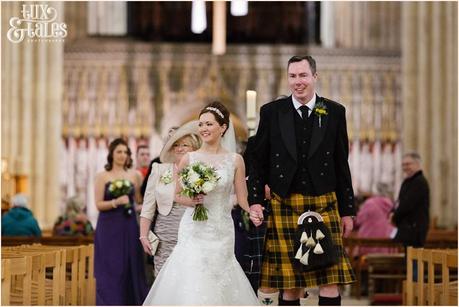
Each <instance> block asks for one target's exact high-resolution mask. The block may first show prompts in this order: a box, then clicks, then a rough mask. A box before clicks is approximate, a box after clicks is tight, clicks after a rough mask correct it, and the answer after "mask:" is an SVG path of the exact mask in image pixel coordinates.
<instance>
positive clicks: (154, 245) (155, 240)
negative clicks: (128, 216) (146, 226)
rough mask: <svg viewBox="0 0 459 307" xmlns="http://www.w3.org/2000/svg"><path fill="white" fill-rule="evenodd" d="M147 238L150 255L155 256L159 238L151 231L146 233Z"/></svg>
mask: <svg viewBox="0 0 459 307" xmlns="http://www.w3.org/2000/svg"><path fill="white" fill-rule="evenodd" d="M147 238H148V242H150V246H151V254H152V255H155V254H156V250H157V249H158V245H159V238H158V236H157V235H155V233H154V232H153V231H151V230H150V231H149V232H148V237H147Z"/></svg>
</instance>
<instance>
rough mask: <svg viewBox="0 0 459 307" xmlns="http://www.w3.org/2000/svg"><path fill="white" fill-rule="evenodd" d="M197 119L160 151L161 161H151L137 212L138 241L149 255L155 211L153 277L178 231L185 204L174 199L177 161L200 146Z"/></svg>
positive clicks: (159, 268) (169, 250)
mask: <svg viewBox="0 0 459 307" xmlns="http://www.w3.org/2000/svg"><path fill="white" fill-rule="evenodd" d="M197 131H198V122H197V121H192V122H189V123H186V124H185V125H183V126H182V127H180V128H179V129H178V130H177V131H176V132H175V133H174V134H173V135H172V136H171V137H170V138H169V140H168V141H167V142H166V144H165V145H164V147H163V149H162V150H161V154H160V160H161V162H163V163H162V164H159V163H153V165H152V170H151V174H150V176H149V177H148V183H147V188H146V190H145V195H144V201H143V206H142V212H141V213H140V242H141V243H142V246H143V249H144V251H145V253H147V254H149V255H152V253H151V245H150V243H149V242H148V232H149V230H150V226H151V223H152V220H153V219H154V216H155V213H156V210H158V214H157V217H156V223H155V226H154V233H155V234H156V235H157V236H158V238H159V246H158V249H157V250H156V254H155V261H154V264H155V272H154V273H155V274H154V275H155V277H156V276H157V275H158V273H159V271H160V270H161V267H162V266H163V264H164V262H166V260H167V258H168V257H169V255H170V253H171V252H172V249H173V248H174V247H175V245H176V244H177V232H178V227H179V224H180V220H181V218H182V215H183V213H184V212H185V209H186V207H183V206H180V205H179V204H177V203H175V202H174V193H175V178H176V176H177V164H178V163H179V162H180V159H181V158H182V157H183V155H184V154H185V153H187V152H190V151H195V150H197V149H198V148H199V147H201V140H200V138H199V136H198V133H197Z"/></svg>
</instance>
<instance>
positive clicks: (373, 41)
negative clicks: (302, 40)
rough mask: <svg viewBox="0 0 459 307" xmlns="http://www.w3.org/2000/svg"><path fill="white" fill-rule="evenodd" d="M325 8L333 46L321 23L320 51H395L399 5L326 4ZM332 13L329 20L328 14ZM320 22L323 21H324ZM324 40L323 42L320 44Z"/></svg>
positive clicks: (373, 3)
mask: <svg viewBox="0 0 459 307" xmlns="http://www.w3.org/2000/svg"><path fill="white" fill-rule="evenodd" d="M322 8H325V15H324V16H323V14H321V17H325V20H327V21H328V20H333V30H334V31H332V32H334V33H333V34H334V36H333V40H334V41H333V42H330V41H329V40H330V35H327V34H329V32H330V31H329V30H328V31H327V27H328V26H325V25H324V23H322V24H321V27H322V28H324V30H321V36H322V44H323V46H324V47H329V46H337V47H343V48H369V49H375V48H379V49H383V50H387V49H393V50H399V48H400V42H399V32H400V31H399V23H397V21H398V20H399V19H400V3H395V2H394V3H392V2H391V3H389V2H387V3H386V2H365V1H364V2H330V3H329V4H323V5H322V4H321V9H322ZM330 12H332V14H333V17H332V18H330V17H329V14H330ZM325 20H324V21H325ZM324 38H327V40H324Z"/></svg>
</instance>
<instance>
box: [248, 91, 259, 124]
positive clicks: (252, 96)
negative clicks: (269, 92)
mask: <svg viewBox="0 0 459 307" xmlns="http://www.w3.org/2000/svg"><path fill="white" fill-rule="evenodd" d="M256 113H257V92H255V91H247V118H255V117H257V114H256Z"/></svg>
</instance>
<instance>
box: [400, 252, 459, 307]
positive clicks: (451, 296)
mask: <svg viewBox="0 0 459 307" xmlns="http://www.w3.org/2000/svg"><path fill="white" fill-rule="evenodd" d="M457 257H458V255H457V249H454V250H448V249H444V250H441V249H423V248H412V247H408V249H407V275H406V281H405V291H404V303H406V304H407V305H431V306H434V305H454V306H457V290H458V288H457V262H458V258H457ZM413 260H417V276H418V277H417V281H414V280H413ZM425 266H427V282H425V273H424V268H425ZM438 267H440V270H438V269H437V268H438ZM451 270H455V272H454V274H455V276H454V277H453V278H454V280H451V276H450V271H451ZM437 272H438V273H437ZM437 279H440V281H439V282H437V281H436V280H437Z"/></svg>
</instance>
